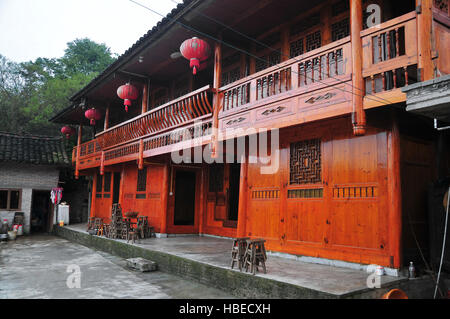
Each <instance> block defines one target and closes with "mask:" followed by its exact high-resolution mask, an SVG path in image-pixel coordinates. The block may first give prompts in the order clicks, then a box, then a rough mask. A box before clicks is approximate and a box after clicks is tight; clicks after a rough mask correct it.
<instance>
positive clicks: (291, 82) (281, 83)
mask: <svg viewBox="0 0 450 319" xmlns="http://www.w3.org/2000/svg"><path fill="white" fill-rule="evenodd" d="M349 39H350V38H349V37H347V38H345V39H341V40H339V41H336V42H333V43H331V44H329V45H326V46H324V47H322V48H319V49H316V50H313V51H310V52H308V53H306V54H303V55H301V56H298V57H296V58H292V59H290V60H287V61H285V62H283V63H281V64H278V65H276V66H273V67H270V68H268V69H265V70H263V71H260V72H258V73H255V74H252V75H250V76H248V77H246V78H243V79H241V80H238V81H236V82H234V83H231V84H229V85H226V86H224V87H222V88H221V89H220V91H221V92H222V93H223V108H222V112H229V111H232V110H237V109H238V108H240V107H241V106H246V105H248V104H252V103H254V102H258V101H261V100H264V99H266V98H269V97H273V96H276V95H279V94H282V93H286V92H289V91H291V90H295V89H299V88H304V87H306V86H310V85H311V84H319V85H320V84H321V83H322V81H326V80H327V79H333V78H336V77H338V76H342V75H345V74H350V73H351V68H350V67H349V66H350V64H349V63H346V60H347V62H348V61H349V60H350V58H351V57H350V40H349Z"/></svg>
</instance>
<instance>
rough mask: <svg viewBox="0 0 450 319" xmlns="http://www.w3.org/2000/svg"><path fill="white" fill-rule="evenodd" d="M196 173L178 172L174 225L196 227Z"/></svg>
mask: <svg viewBox="0 0 450 319" xmlns="http://www.w3.org/2000/svg"><path fill="white" fill-rule="evenodd" d="M194 216H195V172H191V171H177V172H176V178H175V209H174V221H173V224H174V225H194Z"/></svg>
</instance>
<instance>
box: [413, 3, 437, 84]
mask: <svg viewBox="0 0 450 319" xmlns="http://www.w3.org/2000/svg"><path fill="white" fill-rule="evenodd" d="M432 5H433V3H432V0H416V6H417V7H420V13H419V14H418V15H417V52H418V66H417V67H418V71H420V77H421V79H419V81H427V80H431V79H432V78H433V76H434V68H433V60H432V58H431V49H432V47H431V41H432V37H433V32H432V18H433V12H432Z"/></svg>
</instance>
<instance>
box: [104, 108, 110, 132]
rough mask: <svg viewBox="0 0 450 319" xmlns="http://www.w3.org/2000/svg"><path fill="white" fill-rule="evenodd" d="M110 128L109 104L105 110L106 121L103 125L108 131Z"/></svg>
mask: <svg viewBox="0 0 450 319" xmlns="http://www.w3.org/2000/svg"><path fill="white" fill-rule="evenodd" d="M108 128H109V103H108V106H107V107H106V110H105V120H104V124H103V129H104V130H105V131H106V130H107V129H108Z"/></svg>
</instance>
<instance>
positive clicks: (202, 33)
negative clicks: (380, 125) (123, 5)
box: [128, 0, 392, 105]
mask: <svg viewBox="0 0 450 319" xmlns="http://www.w3.org/2000/svg"><path fill="white" fill-rule="evenodd" d="M128 1H130V2H133V3H134V4H136V5H138V6H140V7H142V8H144V9H147V10H149V11H151V12H153V13H155V14H157V15H159V16H161V17H163V18H167V19H169V20H171V21H174V22H175V23H177V24H179V25H181V26H182V27H184V28H186V29H188V30H189V31H192V32H194V33H198V34H200V35H202V36H204V37H207V38H209V39H212V40H214V41H216V42H218V43H221V44H224V45H226V46H228V47H230V48H232V49H234V50H236V51H240V52H242V53H244V54H246V55H248V56H250V57H253V58H255V59H258V60H260V61H264V62H266V61H265V60H264V59H261V58H260V57H258V56H256V55H254V54H252V53H250V52H248V51H246V50H244V49H241V48H238V47H236V46H234V45H232V44H230V43H227V42H225V41H223V40H220V39H218V38H216V37H214V36H212V35H209V34H206V33H204V32H202V31H200V30H198V29H196V28H193V27H191V26H188V25H186V24H184V23H182V22H180V21H178V20H175V19H174V18H168V17H166V16H165V15H163V14H161V13H159V12H157V11H155V10H154V9H152V8H150V7H148V6H146V5H143V4H142V3H139V2H137V1H134V0H128ZM293 73H294V74H297V75H298V73H297V72H295V71H293ZM309 79H312V78H309ZM312 80H314V81H316V82H318V83H322V84H324V85H325V87H324V88H328V87H333V88H335V89H337V90H340V91H342V92H347V93H350V94H352V95H355V96H359V97H363V98H364V97H366V98H367V99H369V100H372V101H375V102H378V103H380V101H379V100H374V99H373V98H371V97H368V96H364V95H360V94H357V93H355V92H353V91H347V90H345V89H342V88H340V87H336V86H335V84H326V83H324V82H322V81H320V80H315V79H312ZM389 104H392V103H389ZM382 105H387V103H385V104H382Z"/></svg>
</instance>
